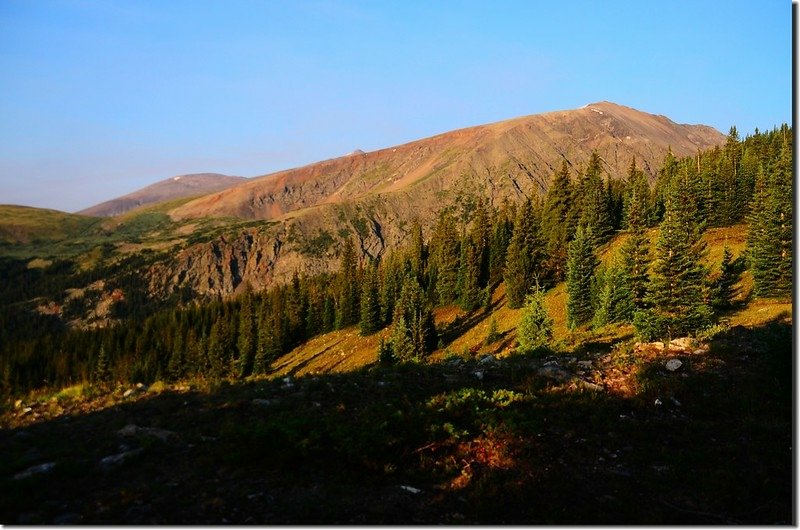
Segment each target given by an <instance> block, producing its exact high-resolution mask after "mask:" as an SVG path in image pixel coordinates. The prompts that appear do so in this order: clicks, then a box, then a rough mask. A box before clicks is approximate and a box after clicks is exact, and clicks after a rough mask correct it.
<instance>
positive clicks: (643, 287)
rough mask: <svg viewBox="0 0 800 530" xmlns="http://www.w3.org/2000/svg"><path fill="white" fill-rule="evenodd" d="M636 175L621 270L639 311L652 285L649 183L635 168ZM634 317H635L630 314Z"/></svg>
mask: <svg viewBox="0 0 800 530" xmlns="http://www.w3.org/2000/svg"><path fill="white" fill-rule="evenodd" d="M632 172H633V175H631V174H630V173H629V176H631V178H630V179H629V182H630V186H629V192H628V200H627V208H626V216H625V217H626V224H627V226H628V239H627V240H626V241H625V243H624V244H623V245H622V250H621V256H622V269H623V272H624V278H625V281H626V282H627V289H626V290H627V292H629V293H630V295H631V302H632V303H633V306H634V307H635V308H636V309H644V308H645V306H646V302H645V301H646V299H647V287H648V284H649V283H650V277H649V275H648V269H649V268H650V239H649V238H648V237H647V220H646V219H647V216H646V215H645V208H646V206H647V197H648V195H649V193H648V188H647V181H646V180H644V183H642V180H643V178H642V177H644V174H641V175H640V176H639V175H637V170H636V169H635V165H633V166H632ZM630 316H631V317H632V315H630Z"/></svg>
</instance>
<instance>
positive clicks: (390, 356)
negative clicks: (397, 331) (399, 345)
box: [378, 337, 396, 364]
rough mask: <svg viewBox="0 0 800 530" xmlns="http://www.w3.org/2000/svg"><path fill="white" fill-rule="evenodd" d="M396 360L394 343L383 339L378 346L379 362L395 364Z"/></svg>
mask: <svg viewBox="0 0 800 530" xmlns="http://www.w3.org/2000/svg"><path fill="white" fill-rule="evenodd" d="M395 360H396V359H395V356H394V349H393V348H392V343H391V342H388V341H385V340H384V339H383V337H381V342H380V344H379V345H378V362H380V363H381V364H394V362H395Z"/></svg>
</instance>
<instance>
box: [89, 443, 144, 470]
mask: <svg viewBox="0 0 800 530" xmlns="http://www.w3.org/2000/svg"><path fill="white" fill-rule="evenodd" d="M142 451H144V449H142V448H141V447H140V448H138V449H133V450H131V451H123V452H122V453H117V454H115V455H109V456H106V457H105V458H103V459H102V460H100V463H99V465H100V468H101V469H104V470H106V471H108V470H111V469H114V468H117V467H119V466H121V465H122V464H124V463H125V462H127V461H128V460H130V459H131V458H133V457H134V456H136V455H138V454H139V453H141V452H142Z"/></svg>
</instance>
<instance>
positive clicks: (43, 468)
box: [14, 462, 56, 480]
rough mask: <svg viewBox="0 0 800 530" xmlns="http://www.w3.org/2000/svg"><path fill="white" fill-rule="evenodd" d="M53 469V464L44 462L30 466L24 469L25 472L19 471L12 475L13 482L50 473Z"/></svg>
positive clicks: (54, 465)
mask: <svg viewBox="0 0 800 530" xmlns="http://www.w3.org/2000/svg"><path fill="white" fill-rule="evenodd" d="M54 467H56V463H55V462H45V463H44V464H39V465H36V466H32V467H29V468H28V469H26V470H25V471H20V472H19V473H17V474H16V475H14V480H22V479H25V478H29V477H32V476H34V475H42V474H44V473H50V472H51V471H52V470H53V468H54Z"/></svg>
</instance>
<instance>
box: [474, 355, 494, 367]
mask: <svg viewBox="0 0 800 530" xmlns="http://www.w3.org/2000/svg"><path fill="white" fill-rule="evenodd" d="M478 364H481V365H491V364H497V359H496V358H495V356H494V355H487V356H486V357H484V358H483V359H481V360H480V361H478Z"/></svg>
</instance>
